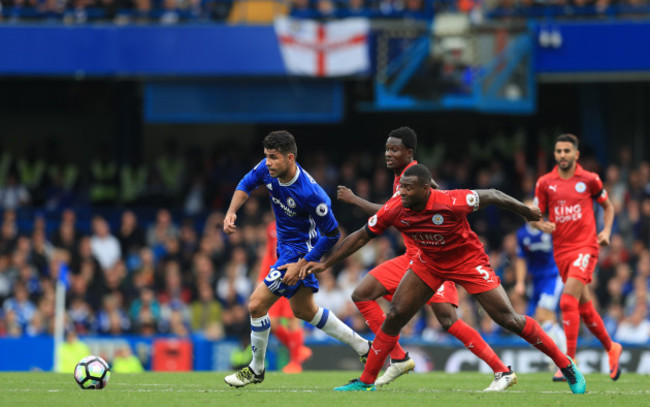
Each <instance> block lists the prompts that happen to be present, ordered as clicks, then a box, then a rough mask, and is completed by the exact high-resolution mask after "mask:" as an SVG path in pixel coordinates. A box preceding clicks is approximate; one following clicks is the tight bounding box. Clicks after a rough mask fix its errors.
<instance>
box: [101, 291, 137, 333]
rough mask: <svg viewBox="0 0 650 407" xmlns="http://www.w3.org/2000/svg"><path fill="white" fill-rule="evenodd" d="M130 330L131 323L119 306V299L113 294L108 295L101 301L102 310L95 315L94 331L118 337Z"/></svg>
mask: <svg viewBox="0 0 650 407" xmlns="http://www.w3.org/2000/svg"><path fill="white" fill-rule="evenodd" d="M129 329H131V321H130V320H129V317H128V316H127V315H126V312H125V311H124V309H123V308H122V307H121V306H120V299H119V298H118V297H117V296H116V295H115V294H108V295H106V296H104V298H103V299H102V308H101V309H100V310H99V312H98V313H97V319H96V320H95V331H96V332H98V333H101V334H111V335H119V334H122V333H125V332H128V331H129Z"/></svg>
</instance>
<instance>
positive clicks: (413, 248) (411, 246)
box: [393, 160, 418, 259]
mask: <svg viewBox="0 0 650 407" xmlns="http://www.w3.org/2000/svg"><path fill="white" fill-rule="evenodd" d="M417 163H418V162H417V161H415V160H413V161H411V162H410V163H409V164H408V165H407V166H406V167H404V169H403V170H402V172H401V173H400V174H399V175H395V180H394V181H393V195H399V180H400V178H402V174H404V171H406V169H407V168H409V167H412V166H414V165H415V164H417ZM402 237H403V239H404V246H405V247H406V253H405V254H406V255H407V256H408V258H409V259H410V258H412V257H413V256H415V254H416V253H417V252H418V246H417V245H416V244H415V242H413V241H412V240H411V239H410V238H409V237H408V235H406V234H402Z"/></svg>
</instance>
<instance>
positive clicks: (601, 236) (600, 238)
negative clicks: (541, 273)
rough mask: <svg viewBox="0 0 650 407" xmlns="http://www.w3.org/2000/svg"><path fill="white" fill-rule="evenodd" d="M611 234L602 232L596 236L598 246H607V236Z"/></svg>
mask: <svg viewBox="0 0 650 407" xmlns="http://www.w3.org/2000/svg"><path fill="white" fill-rule="evenodd" d="M610 235H611V232H609V231H606V230H603V231H601V232H600V233H599V234H598V244H599V245H601V246H609V236H610Z"/></svg>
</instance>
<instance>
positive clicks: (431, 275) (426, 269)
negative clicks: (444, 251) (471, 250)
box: [409, 253, 501, 294]
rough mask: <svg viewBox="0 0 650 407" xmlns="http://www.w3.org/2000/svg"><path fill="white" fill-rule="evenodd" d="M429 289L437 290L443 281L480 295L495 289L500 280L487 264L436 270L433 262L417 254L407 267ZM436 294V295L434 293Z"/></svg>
mask: <svg viewBox="0 0 650 407" xmlns="http://www.w3.org/2000/svg"><path fill="white" fill-rule="evenodd" d="M409 268H410V269H411V270H413V272H414V273H415V274H416V275H417V276H418V277H420V278H421V279H422V281H424V282H425V283H426V285H428V286H429V287H430V288H431V289H434V290H437V289H438V287H440V284H442V283H443V282H444V281H446V280H449V281H453V282H454V283H456V284H460V285H462V286H463V288H465V290H466V291H467V292H468V293H470V294H480V293H484V292H486V291H490V290H492V289H495V288H497V287H498V286H499V285H500V284H501V280H500V279H499V277H498V276H497V275H496V274H495V273H494V270H492V267H490V264H489V263H484V264H483V263H482V264H467V267H466V268H463V269H461V270H445V271H442V270H438V269H436V268H434V265H433V261H432V260H430V259H429V258H427V257H426V256H425V255H423V254H421V253H418V254H416V255H415V257H414V258H413V261H411V264H410V266H409ZM436 294H437V293H436Z"/></svg>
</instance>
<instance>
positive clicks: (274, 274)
mask: <svg viewBox="0 0 650 407" xmlns="http://www.w3.org/2000/svg"><path fill="white" fill-rule="evenodd" d="M278 251H279V253H278V254H279V258H278V261H276V262H275V264H274V265H272V266H271V270H270V271H269V274H268V275H267V276H266V278H265V279H264V284H266V286H267V287H268V288H269V290H270V291H271V292H272V293H273V294H275V295H277V296H279V297H286V298H287V299H288V298H291V297H292V296H293V295H294V294H295V293H296V292H297V291H298V290H299V289H300V287H302V286H305V287H309V288H311V289H312V291H313V292H318V280H317V279H316V276H314V275H313V274H309V275H308V276H307V277H305V279H304V280H300V281H298V282H297V283H296V284H294V285H286V284H284V283H283V282H282V278H283V277H284V274H285V273H286V272H287V270H278V267H280V266H282V265H285V264H287V263H295V262H297V261H298V260H300V259H301V258H302V257H303V256H304V255H300V254H295V253H293V252H292V251H290V250H284V251H280V250H278Z"/></svg>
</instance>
